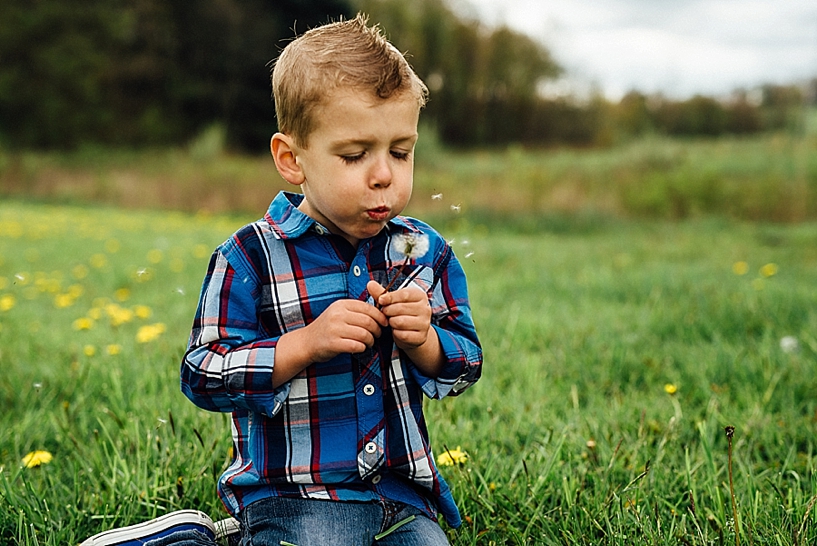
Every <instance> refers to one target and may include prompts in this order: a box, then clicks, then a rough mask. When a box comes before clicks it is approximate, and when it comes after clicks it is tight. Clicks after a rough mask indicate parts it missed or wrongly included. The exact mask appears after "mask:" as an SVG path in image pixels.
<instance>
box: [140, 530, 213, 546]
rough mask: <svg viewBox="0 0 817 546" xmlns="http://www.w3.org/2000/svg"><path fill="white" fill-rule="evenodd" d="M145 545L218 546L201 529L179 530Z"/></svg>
mask: <svg viewBox="0 0 817 546" xmlns="http://www.w3.org/2000/svg"><path fill="white" fill-rule="evenodd" d="M140 542H141V541H140ZM145 546H216V541H215V540H214V539H212V538H210V537H209V536H207V535H205V534H204V533H200V532H199V531H179V532H177V533H173V534H171V535H168V536H166V537H161V538H157V539H156V540H149V541H147V542H145Z"/></svg>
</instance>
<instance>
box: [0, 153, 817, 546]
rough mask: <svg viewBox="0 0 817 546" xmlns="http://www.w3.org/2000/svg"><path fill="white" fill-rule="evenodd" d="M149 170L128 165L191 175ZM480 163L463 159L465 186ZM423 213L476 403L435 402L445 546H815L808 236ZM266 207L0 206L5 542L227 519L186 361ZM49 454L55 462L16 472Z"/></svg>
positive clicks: (732, 227) (726, 223)
mask: <svg viewBox="0 0 817 546" xmlns="http://www.w3.org/2000/svg"><path fill="white" fill-rule="evenodd" d="M700 146H701V148H699V150H703V149H704V148H703V145H700ZM668 149H672V148H671V147H670V148H668ZM508 153H509V154H512V153H515V152H508ZM564 153H565V154H577V156H581V153H579V152H564ZM611 153H612V152H611ZM630 153H633V154H635V153H636V150H635V149H634V150H633V151H631V152H630ZM695 153H698V152H695ZM685 154H693V152H685ZM134 157H136V156H134ZM140 157H142V158H145V157H146V156H140ZM162 157H165V158H166V159H165V160H166V161H167V163H166V164H164V165H162V164H150V165H149V162H148V163H145V164H144V165H142V166H138V165H137V162H136V161H135V159H134V160H133V161H134V163H132V164H131V166H130V167H129V168H132V169H134V170H140V172H141V170H146V171H150V169H157V171H156V172H161V173H166V172H167V170H168V169H171V170H172V169H175V168H177V167H178V165H188V166H190V167H191V168H192V166H193V164H192V163H189V162H188V163H185V162H184V161H186V160H181V159H180V160H179V161H180V163H178V164H177V163H175V162H172V161H170V159H167V158H169V157H170V156H162ZM452 157H453V156H452ZM473 157H477V159H473ZM479 157H481V156H472V160H471V161H470V162H465V161H464V160H463V161H462V162H461V163H457V160H455V159H452V160H451V163H452V165H454V166H457V168H460V169H462V170H463V172H464V171H465V170H466V169H473V172H474V173H476V172H479V168H478V161H483V159H479ZM496 157H499V156H495V155H490V154H489V155H486V156H485V158H484V161H486V162H490V161H493V160H496ZM587 157H596V158H598V161H602V160H603V158H604V157H605V156H604V152H592V153H591V152H588V155H587ZM684 157H688V156H686V155H685V156H684ZM798 157H799V156H798ZM492 158H493V159H492ZM37 161H45V162H46V163H48V161H53V162H55V163H56V165H52V167H50V168H53V169H56V170H55V172H64V170H65V169H68V168H69V167H70V165H67V164H64V163H60V162H62V161H68V160H67V159H65V158H62V159H57V158H54V157H52V158H51V159H49V160H48V161H46V158H44V157H43V156H40V157H39V158H38V159H37ZM71 161H79V160H78V159H72V160H71ZM83 161H84V160H83ZM111 161H115V162H117V165H122V164H127V161H131V160H128V159H127V158H120V159H116V160H111ZM246 161H247V165H250V167H247V169H257V170H256V171H253V172H259V171H260V170H261V167H258V165H260V164H261V161H260V160H252V161H251V160H246ZM520 161H523V160H520ZM554 161H555V160H554ZM560 161H564V162H566V163H569V161H568V160H567V159H561V160H560ZM610 161H612V160H610ZM684 161H688V160H684ZM157 162H158V160H157ZM466 163H470V164H471V165H470V166H469V165H467V164H466ZM226 164H227V165H240V164H241V163H240V160H238V159H236V160H235V163H231V161H226ZM214 165H215V164H214ZM15 168H17V167H15ZM41 168H42V166H38V167H36V168H33V172H35V173H37V172H43V171H39V170H38V169H41ZM81 168H82V169H86V168H87V163H83V164H82V166H81ZM107 168H108V167H106V165H105V164H104V163H101V164H100V165H99V173H105V172H108V171H107ZM225 168H227V167H225ZM269 168H271V166H269ZM515 168H516V167H515ZM518 168H520V169H522V167H518ZM554 168H555V167H554ZM586 168H588V169H590V167H586ZM598 168H599V169H601V167H598ZM605 168H607V167H605ZM735 168H736V169H737V166H736V167H735ZM423 169H431V167H429V166H425V167H423ZM8 172H9V171H8V168H7V169H6V170H5V171H4V173H6V174H4V176H8V174H7V173H8ZM421 172H433V171H432V170H428V171H421ZM520 172H521V171H520ZM269 173H271V171H269V172H268V174H269ZM500 174H501V173H494V174H492V175H491V176H499V175H500ZM37 176H39V175H37ZM99 176H100V177H102V179H103V180H108V179H106V178H105V177H106V176H109V175H105V174H99ZM110 176H112V175H110ZM156 176H157V180H159V178H160V176H159V175H158V174H157V175H156ZM161 176H165V174H162V175H161ZM269 176H270V177H271V176H272V175H271V174H269ZM429 176H430V175H429ZM35 178H36V177H35ZM193 178H195V177H192V176H191V180H192V179H193ZM5 180H7V179H5ZM811 180H812V181H811V182H810V184H812V186H811V187H812V188H813V179H811ZM213 184H215V185H218V184H216V183H215V182H214V183H213ZM202 188H203V189H202V190H201V193H206V192H207V191H210V190H209V188H211V186H208V185H203V186H202ZM432 192H438V193H439V192H441V193H443V198H442V199H437V200H432V199H431V197H430V195H431V193H432ZM424 193H425V194H426V196H425V197H423V199H427V204H426V205H427V206H428V208H429V211H430V212H434V213H435V214H437V216H438V218H440V223H441V225H442V226H443V231H444V234H445V236H446V237H448V238H451V239H453V240H454V243H453V244H454V248H455V250H456V251H457V254H458V255H459V257H460V258H461V259H462V261H463V264H464V267H465V268H466V273H467V275H468V278H469V286H470V290H471V297H472V303H473V307H474V315H475V317H476V320H477V327H478V330H479V333H480V335H481V339H482V341H483V344H484V348H485V359H486V360H485V370H484V376H483V379H482V380H481V381H480V382H479V383H478V384H477V385H476V386H475V387H474V388H473V389H471V390H470V391H468V392H466V393H464V394H463V395H462V396H461V397H459V398H452V399H447V400H445V401H443V402H442V403H429V404H427V408H428V417H429V422H430V428H431V437H432V443H433V445H434V447H435V452H436V453H437V455H438V457H439V456H440V454H442V453H443V452H444V451H445V449H446V448H449V449H451V450H454V449H457V448H459V449H461V450H462V451H464V452H466V453H467V455H468V459H467V461H466V462H465V463H464V464H462V465H459V466H444V467H442V471H443V473H444V474H445V476H446V478H447V479H448V480H449V482H450V484H451V486H452V488H453V490H454V493H455V497H456V498H457V499H458V502H459V505H460V507H461V509H462V512H463V516H464V519H465V524H464V526H463V528H462V529H461V530H460V531H459V532H458V533H456V534H454V533H452V535H451V536H452V540H453V544H455V545H458V546H459V545H467V544H484V545H499V544H502V545H504V544H513V545H517V544H518V545H522V544H570V545H584V544H611V545H612V544H621V545H625V544H661V545H663V544H666V545H677V544H688V545H692V544H695V545H703V544H734V543H736V542H737V540H736V539H737V536H736V531H737V532H738V533H739V537H740V541H741V544H782V545H802V546H804V545H807V544H814V543H815V542H816V541H817V510H815V509H814V504H815V499H817V474H815V463H817V453H816V451H815V432H817V398H815V393H817V276H815V272H817V223H814V222H811V223H801V224H792V225H781V224H769V223H757V224H749V223H743V222H733V221H730V220H726V219H723V218H699V219H687V220H683V221H677V222H663V221H654V220H628V221H622V220H620V219H617V218H616V217H615V216H600V217H595V216H594V217H592V218H594V219H588V217H582V216H581V215H579V216H575V217H566V216H564V217H563V216H557V215H554V216H551V217H548V218H549V219H542V220H541V221H540V220H535V221H532V223H530V224H514V223H513V222H511V223H510V226H508V225H503V223H502V222H500V221H489V220H490V218H488V219H483V220H480V218H478V217H474V216H471V215H469V213H468V211H467V210H465V209H466V208H467V206H476V205H474V203H475V201H472V200H471V199H476V197H477V195H478V194H479V192H476V193H474V195H471V193H470V192H467V191H465V190H463V189H456V188H455V187H454V186H445V187H443V186H434V187H431V186H421V189H420V191H419V192H418V194H417V195H419V196H423V194H424ZM52 197H53V196H49V199H52ZM268 197H269V196H264V197H263V200H262V198H261V197H258V200H259V202H260V201H264V202H263V203H261V204H260V205H259V203H256V206H254V207H253V212H252V214H242V215H240V216H223V215H213V214H206V213H199V214H187V213H179V212H146V211H134V210H131V211H123V210H117V209H113V208H104V207H98V206H53V205H47V204H30V203H23V202H19V201H8V200H6V201H4V202H2V203H0V368H2V370H3V373H2V374H0V543H3V544H5V543H15V542H18V543H20V544H24V545H32V546H33V545H35V544H39V545H54V546H56V545H61V546H62V545H66V544H77V543H78V542H80V541H81V540H83V539H84V538H86V537H87V536H89V535H91V534H93V533H95V532H99V531H101V530H103V529H107V528H110V527H114V526H121V525H127V524H132V523H136V522H139V521H143V520H144V519H146V518H150V517H154V516H156V515H159V514H162V513H164V512H165V511H167V510H173V509H178V508H198V509H201V510H204V511H206V512H208V513H209V514H211V515H212V516H213V517H216V518H218V517H222V516H223V512H222V511H221V508H220V503H219V501H218V500H217V498H216V495H215V479H216V477H217V475H218V474H219V473H220V472H221V470H222V469H223V468H224V466H225V465H226V464H228V461H229V448H230V439H229V433H228V424H227V418H226V417H225V416H222V415H217V414H210V413H207V412H204V411H200V410H198V409H196V408H195V407H193V405H192V404H190V403H189V402H187V401H186V400H185V398H184V397H183V396H182V395H181V394H180V393H179V385H178V366H179V360H180V358H181V355H182V352H183V350H184V346H185V342H186V339H187V335H188V332H189V326H190V321H191V319H192V316H193V312H194V308H195V305H196V299H197V295H198V289H199V286H200V283H201V280H202V276H203V274H204V271H205V268H206V263H207V259H208V256H209V253H210V251H211V249H212V248H213V247H214V246H215V245H216V244H218V243H219V242H221V241H222V240H223V239H224V238H225V237H226V236H228V235H229V234H230V233H231V232H232V231H233V230H234V229H235V228H236V227H238V226H239V225H240V224H242V223H243V222H245V221H247V220H251V219H254V218H255V217H257V216H258V215H259V214H260V209H259V206H260V207H263V206H265V204H266V203H265V201H267V200H268ZM139 198H141V199H143V201H138V199H139ZM89 199H90V197H89ZM81 200H82V199H79V198H77V201H81ZM134 200H135V201H134V202H133V203H131V204H133V205H136V204H137V203H140V204H142V205H144V206H149V205H152V204H154V203H153V202H148V198H147V197H145V196H142V195H139V194H134ZM113 201H116V200H113ZM520 203H521V204H520V207H522V206H523V205H526V206H527V203H526V202H524V201H523V202H520ZM452 204H461V205H462V209H461V211H460V212H459V213H457V212H455V211H453V210H451V209H450V205H452ZM426 205H423V207H425V206H426ZM432 207H436V208H432ZM194 208H195V207H194ZM418 208H421V207H418ZM537 222H538V223H537ZM727 425H731V426H734V427H735V429H736V430H735V433H734V438H733V444H732V452H733V458H732V470H733V484H734V495H735V497H734V498H735V502H736V506H735V508H734V509H733V507H732V500H731V499H732V498H731V495H730V487H729V467H730V465H729V459H728V445H727V438H726V436H725V433H724V427H725V426H727ZM37 450H42V451H47V452H48V453H49V454H51V455H52V456H53V459H52V460H51V462H49V463H47V464H42V465H41V466H39V467H33V468H26V466H25V464H24V463H23V458H24V457H25V456H26V454H28V453H31V452H34V451H37ZM735 515H737V522H736V521H735Z"/></svg>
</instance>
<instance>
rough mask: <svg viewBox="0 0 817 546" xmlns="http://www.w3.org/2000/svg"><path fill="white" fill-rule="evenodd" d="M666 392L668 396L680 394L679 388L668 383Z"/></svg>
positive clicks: (665, 387) (665, 388) (665, 386)
mask: <svg viewBox="0 0 817 546" xmlns="http://www.w3.org/2000/svg"><path fill="white" fill-rule="evenodd" d="M664 392H665V393H667V394H675V393H676V392H678V386H677V385H674V384H672V383H667V384H666V385H664Z"/></svg>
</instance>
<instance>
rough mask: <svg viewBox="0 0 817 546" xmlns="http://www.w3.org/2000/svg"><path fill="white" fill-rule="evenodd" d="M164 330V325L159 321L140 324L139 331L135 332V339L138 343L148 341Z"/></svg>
mask: <svg viewBox="0 0 817 546" xmlns="http://www.w3.org/2000/svg"><path fill="white" fill-rule="evenodd" d="M165 330H166V327H165V325H164V324H162V323H161V322H157V323H156V324H148V325H146V326H142V327H141V328H139V331H137V332H136V341H137V342H139V343H150V342H151V341H154V340H155V339H157V338H158V337H159V336H161V335H162V334H163V333H164V332H165Z"/></svg>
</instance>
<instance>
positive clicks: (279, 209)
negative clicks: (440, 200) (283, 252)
mask: <svg viewBox="0 0 817 546" xmlns="http://www.w3.org/2000/svg"><path fill="white" fill-rule="evenodd" d="M303 199H304V196H303V195H302V194H300V193H293V192H288V191H282V192H279V193H278V195H276V196H275V199H273V201H272V203H270V206H269V209H267V214H266V215H265V216H264V219H265V220H266V221H267V223H269V225H270V226H271V227H272V230H273V233H274V234H275V237H276V238H278V239H294V238H296V237H300V236H301V235H303V234H304V233H306V232H307V231H309V230H310V229H314V230H315V231H317V232H318V233H321V232H322V233H329V230H328V229H326V226H322V225H321V224H320V223H319V222H317V221H316V220H314V219H313V218H312V217H310V216H308V215H306V214H304V213H303V212H301V211H300V210H298V205H300V204H301V201H303ZM386 229H387V230H389V231H397V232H398V233H401V232H410V233H419V232H420V231H421V230H420V229H419V228H418V227H417V226H415V225H414V224H413V223H412V222H411V221H409V219H407V218H405V217H403V216H396V217H394V218H392V219H391V220H390V221H389V223H388V224H386Z"/></svg>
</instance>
